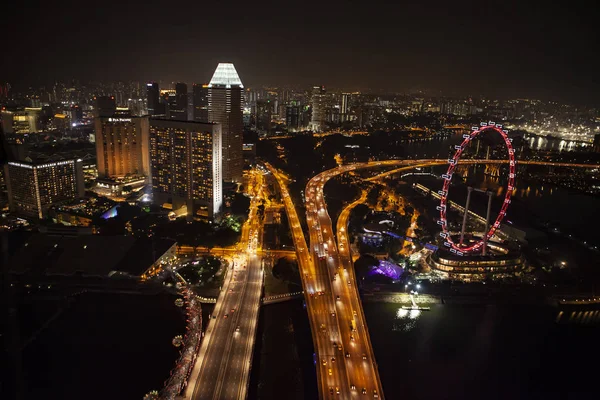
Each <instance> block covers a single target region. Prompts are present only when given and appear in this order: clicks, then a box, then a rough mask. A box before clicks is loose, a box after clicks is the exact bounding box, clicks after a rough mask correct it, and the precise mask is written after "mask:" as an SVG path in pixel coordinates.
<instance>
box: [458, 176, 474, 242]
mask: <svg viewBox="0 0 600 400" xmlns="http://www.w3.org/2000/svg"><path fill="white" fill-rule="evenodd" d="M467 190H468V191H467V203H466V204H465V215H463V221H462V227H461V229H460V245H461V246H462V244H463V240H464V238H465V228H466V227H467V216H468V215H469V202H470V201H471V192H472V191H473V188H472V187H471V186H469V187H468V188H467Z"/></svg>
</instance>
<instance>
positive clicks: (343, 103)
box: [340, 93, 350, 122]
mask: <svg viewBox="0 0 600 400" xmlns="http://www.w3.org/2000/svg"><path fill="white" fill-rule="evenodd" d="M348 100H350V93H342V97H341V99H340V120H341V122H346V121H347V120H348Z"/></svg>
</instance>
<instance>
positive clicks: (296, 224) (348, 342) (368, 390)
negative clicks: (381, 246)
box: [267, 159, 600, 398]
mask: <svg viewBox="0 0 600 400" xmlns="http://www.w3.org/2000/svg"><path fill="white" fill-rule="evenodd" d="M507 162H508V161H507V160H461V163H464V164H477V163H481V164H502V163H507ZM447 163H448V160H447V159H420V160H385V161H372V162H366V163H356V164H348V165H343V166H339V167H337V168H334V169H331V170H328V171H324V172H322V173H320V174H319V175H317V176H315V177H313V178H312V179H311V180H310V181H309V182H308V184H307V186H306V190H305V192H304V196H305V205H306V210H307V216H306V218H307V225H308V228H309V239H310V248H308V247H307V245H306V240H305V238H304V234H303V232H302V228H301V226H300V220H299V218H298V215H297V213H296V209H295V207H294V204H293V202H292V200H291V198H290V196H289V193H288V191H287V180H288V178H287V177H286V176H285V175H284V174H283V173H281V172H279V171H277V170H276V169H275V168H273V167H272V166H270V165H268V164H267V168H268V169H269V171H270V172H271V173H272V174H273V176H274V177H275V178H276V180H277V183H278V184H279V186H280V190H281V194H282V198H283V202H284V206H285V208H286V210H287V214H288V218H289V222H290V226H291V229H292V236H293V239H294V244H295V245H296V250H297V253H298V259H299V264H300V272H301V277H302V285H303V288H304V293H305V297H306V302H307V310H308V316H309V321H310V324H311V330H312V335H313V342H314V347H315V351H316V356H317V380H318V386H319V397H320V398H337V395H338V394H339V395H341V396H343V397H342V398H348V397H353V396H354V395H355V394H362V393H364V394H366V395H369V397H371V398H383V391H382V386H381V382H380V379H379V373H378V371H377V364H376V362H375V358H374V354H373V350H372V346H371V343H370V337H369V333H368V328H367V325H366V320H365V317H364V314H363V312H362V306H361V304H360V298H359V295H358V291H357V288H356V278H355V275H354V273H353V272H354V271H353V268H352V267H351V265H352V264H351V259H350V253H349V249H348V246H349V244H348V243H347V241H348V239H347V236H346V235H341V236H338V238H340V240H341V242H339V243H340V244H341V245H343V247H344V248H343V249H341V250H342V251H341V254H340V253H338V250H337V246H336V243H335V241H334V237H333V233H332V223H331V218H330V217H329V215H328V213H327V205H326V203H325V200H324V198H323V187H324V185H325V183H326V182H327V181H328V180H329V179H331V178H332V177H334V176H337V175H340V174H343V173H346V172H350V171H354V170H359V169H366V168H377V167H382V168H384V167H397V166H399V167H397V168H396V169H393V170H391V171H388V172H384V173H380V174H378V175H377V176H375V177H373V180H374V179H381V178H383V177H385V176H389V175H393V174H396V173H398V172H402V171H404V170H409V169H414V168H418V167H429V166H435V165H445V164H447ZM519 164H530V165H545V166H559V167H563V166H565V167H580V168H581V167H582V168H599V167H600V166H599V165H592V164H566V163H549V162H536V161H532V162H519ZM367 180H368V179H367ZM364 195H365V194H364V193H363V196H364ZM361 199H362V198H361ZM361 199H359V200H357V201H361ZM349 213H350V209H348V211H347V215H342V216H341V217H340V220H341V222H339V223H338V226H337V229H338V232H339V231H340V230H341V229H344V230H345V229H346V228H345V227H344V226H345V224H346V222H347V218H348V215H349ZM307 249H308V250H307ZM334 277H335V280H334ZM338 296H339V298H338ZM351 321H354V324H352V322H351ZM334 343H335V344H336V346H334V345H333V344H334ZM336 348H337V350H335V349H336ZM346 353H348V354H349V356H350V357H346ZM332 357H335V361H333V360H332ZM363 389H364V390H363Z"/></svg>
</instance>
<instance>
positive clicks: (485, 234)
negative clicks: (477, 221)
mask: <svg viewBox="0 0 600 400" xmlns="http://www.w3.org/2000/svg"><path fill="white" fill-rule="evenodd" d="M487 195H488V208H487V214H486V216H485V230H484V231H483V255H484V256H485V255H486V254H487V241H488V231H489V230H490V213H491V211H492V192H487Z"/></svg>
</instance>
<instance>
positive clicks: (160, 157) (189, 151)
mask: <svg viewBox="0 0 600 400" xmlns="http://www.w3.org/2000/svg"><path fill="white" fill-rule="evenodd" d="M150 170H151V176H152V193H153V197H154V202H155V203H156V204H159V205H163V206H167V207H171V208H172V209H173V210H174V211H177V210H180V209H181V208H182V207H184V206H185V207H187V216H188V219H192V218H194V217H202V218H207V219H211V220H212V219H213V218H214V215H215V214H216V213H218V212H219V211H220V209H221V204H222V202H223V187H222V180H223V177H222V157H221V126H220V125H219V124H212V123H201V122H195V121H173V120H162V119H153V120H150Z"/></svg>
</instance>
